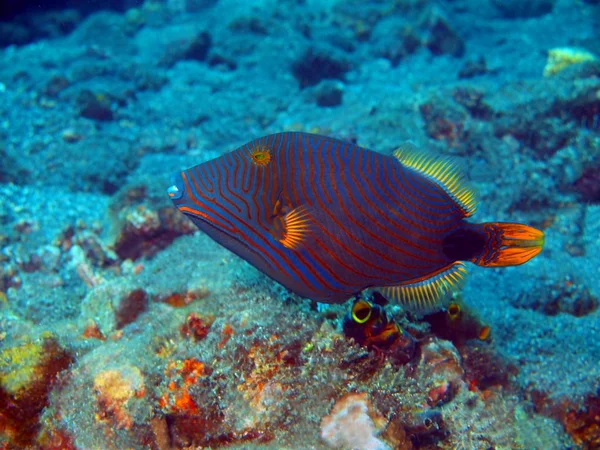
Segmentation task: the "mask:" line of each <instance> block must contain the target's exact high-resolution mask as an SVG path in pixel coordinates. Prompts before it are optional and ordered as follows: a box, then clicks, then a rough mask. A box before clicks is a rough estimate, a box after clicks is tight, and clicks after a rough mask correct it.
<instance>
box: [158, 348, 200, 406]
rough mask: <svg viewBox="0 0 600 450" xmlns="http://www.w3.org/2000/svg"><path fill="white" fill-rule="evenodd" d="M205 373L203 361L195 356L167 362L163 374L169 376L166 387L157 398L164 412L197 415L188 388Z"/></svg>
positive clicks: (194, 403)
mask: <svg viewBox="0 0 600 450" xmlns="http://www.w3.org/2000/svg"><path fill="white" fill-rule="evenodd" d="M205 374H206V367H205V366H204V363H203V362H202V361H200V360H198V359H196V358H189V359H186V360H183V361H177V362H171V363H169V364H167V367H166V369H165V375H166V376H167V377H168V378H169V382H168V384H167V389H168V390H169V391H170V393H169V392H165V393H164V394H163V395H162V396H161V397H160V398H159V400H158V406H159V407H160V408H161V409H162V410H163V411H165V412H169V413H181V414H189V415H197V414H198V412H199V409H198V405H197V404H196V402H195V401H194V399H193V398H192V396H191V395H190V388H191V387H192V386H193V385H194V384H195V383H196V382H197V381H198V379H199V378H200V377H203V376H204V375H205Z"/></svg>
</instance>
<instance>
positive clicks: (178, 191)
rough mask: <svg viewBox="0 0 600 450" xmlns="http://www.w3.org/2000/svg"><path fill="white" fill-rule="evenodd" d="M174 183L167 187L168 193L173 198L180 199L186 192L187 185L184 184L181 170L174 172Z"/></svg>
mask: <svg viewBox="0 0 600 450" xmlns="http://www.w3.org/2000/svg"><path fill="white" fill-rule="evenodd" d="M172 183H173V184H172V185H171V186H169V187H168V188H167V194H168V195H169V197H170V198H171V200H179V199H180V198H181V197H182V196H183V194H184V193H185V185H184V184H183V178H182V177H181V172H177V173H174V174H173V177H172Z"/></svg>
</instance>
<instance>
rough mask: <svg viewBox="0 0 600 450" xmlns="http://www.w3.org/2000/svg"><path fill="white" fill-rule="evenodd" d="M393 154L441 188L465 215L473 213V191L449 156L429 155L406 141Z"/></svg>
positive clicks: (474, 204)
mask: <svg viewBox="0 0 600 450" xmlns="http://www.w3.org/2000/svg"><path fill="white" fill-rule="evenodd" d="M394 156H395V157H396V158H397V159H398V161H400V162H401V163H402V164H403V165H404V166H406V167H408V168H410V169H412V170H415V171H417V172H419V173H421V174H422V175H425V176H426V177H427V178H429V179H430V180H432V181H433V182H435V183H436V184H437V185H438V186H440V187H441V188H443V189H444V190H445V191H446V192H447V193H448V195H449V196H450V197H451V198H452V199H453V200H454V201H455V202H456V204H457V205H458V206H459V207H460V208H461V209H462V210H463V211H464V214H465V217H469V216H471V215H473V213H474V212H475V208H476V206H477V205H476V200H475V192H474V191H473V189H472V188H471V187H470V186H468V185H466V184H465V182H464V175H463V173H462V171H461V170H460V169H459V167H458V166H457V164H456V163H455V162H454V161H453V160H452V159H451V158H449V157H445V156H436V155H430V154H427V153H426V152H423V151H421V150H419V149H417V148H416V147H415V146H414V145H413V144H412V143H410V142H407V143H405V144H403V145H402V146H400V147H399V148H398V149H397V150H396V151H395V152H394Z"/></svg>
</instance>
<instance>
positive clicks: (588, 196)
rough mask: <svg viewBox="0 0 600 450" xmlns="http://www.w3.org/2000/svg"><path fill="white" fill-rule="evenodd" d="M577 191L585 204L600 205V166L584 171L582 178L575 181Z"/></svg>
mask: <svg viewBox="0 0 600 450" xmlns="http://www.w3.org/2000/svg"><path fill="white" fill-rule="evenodd" d="M575 190H576V191H577V192H578V193H579V194H580V195H581V198H582V200H584V201H585V202H591V203H600V166H592V167H587V168H586V169H584V171H583V173H582V174H581V177H579V179H578V180H577V181H575Z"/></svg>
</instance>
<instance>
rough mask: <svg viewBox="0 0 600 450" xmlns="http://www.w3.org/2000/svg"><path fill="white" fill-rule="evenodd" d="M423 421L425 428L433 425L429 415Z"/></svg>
mask: <svg viewBox="0 0 600 450" xmlns="http://www.w3.org/2000/svg"><path fill="white" fill-rule="evenodd" d="M423 423H424V424H425V427H427V428H431V427H432V426H433V420H431V419H430V418H429V417H427V418H426V419H425V421H424V422H423Z"/></svg>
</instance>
